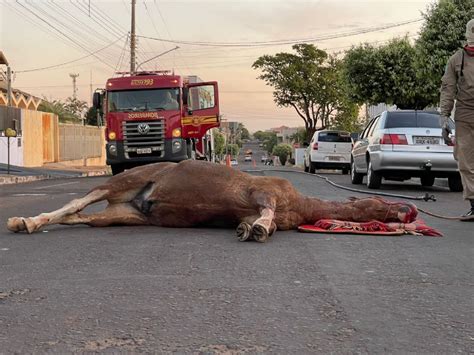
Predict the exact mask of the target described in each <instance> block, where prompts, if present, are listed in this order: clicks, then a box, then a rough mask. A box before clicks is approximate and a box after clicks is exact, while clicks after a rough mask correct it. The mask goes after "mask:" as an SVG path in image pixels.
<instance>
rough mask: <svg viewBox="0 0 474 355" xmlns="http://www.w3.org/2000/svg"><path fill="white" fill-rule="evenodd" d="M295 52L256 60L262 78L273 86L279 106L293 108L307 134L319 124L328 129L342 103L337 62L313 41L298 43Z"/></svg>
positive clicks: (255, 64) (310, 133) (275, 99)
mask: <svg viewBox="0 0 474 355" xmlns="http://www.w3.org/2000/svg"><path fill="white" fill-rule="evenodd" d="M293 49H294V50H295V52H296V54H293V53H284V52H283V53H277V54H275V55H263V56H261V57H260V58H258V59H257V61H255V63H253V65H252V67H253V68H254V69H260V70H261V72H262V74H261V75H259V76H258V78H259V79H262V80H264V81H265V82H266V83H267V85H270V86H272V87H273V88H274V91H273V98H274V101H275V103H276V104H277V105H278V106H279V107H293V108H294V109H295V111H296V113H297V114H298V116H300V117H301V118H302V119H303V121H304V124H305V128H306V130H307V131H308V135H312V134H313V132H314V131H315V130H316V129H317V127H318V126H321V128H325V127H326V125H327V123H328V119H329V118H330V117H331V116H332V115H333V114H334V112H335V111H336V110H337V108H338V106H339V102H340V99H341V98H340V97H339V96H338V92H339V90H338V89H337V88H336V86H337V82H336V81H335V80H334V78H335V77H336V76H337V70H338V61H337V60H336V59H335V58H333V57H330V56H329V55H328V54H327V53H326V52H325V51H323V50H320V49H317V48H316V47H315V46H314V45H312V44H296V45H294V46H293Z"/></svg>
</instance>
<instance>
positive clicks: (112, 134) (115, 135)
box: [109, 131, 117, 141]
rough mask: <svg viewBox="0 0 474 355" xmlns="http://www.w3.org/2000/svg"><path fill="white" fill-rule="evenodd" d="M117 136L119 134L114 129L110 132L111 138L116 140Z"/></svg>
mask: <svg viewBox="0 0 474 355" xmlns="http://www.w3.org/2000/svg"><path fill="white" fill-rule="evenodd" d="M115 138H117V134H116V133H115V132H114V131H110V132H109V140H111V141H114V140H115Z"/></svg>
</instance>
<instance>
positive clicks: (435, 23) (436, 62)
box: [415, 0, 474, 105]
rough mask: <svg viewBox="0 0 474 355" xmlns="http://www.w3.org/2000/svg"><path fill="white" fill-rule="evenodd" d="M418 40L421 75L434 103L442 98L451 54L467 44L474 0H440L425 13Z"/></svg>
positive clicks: (430, 101)
mask: <svg viewBox="0 0 474 355" xmlns="http://www.w3.org/2000/svg"><path fill="white" fill-rule="evenodd" d="M423 17H424V19H425V22H424V24H423V26H422V29H421V32H420V37H419V39H418V40H417V42H416V49H417V53H416V58H415V59H416V63H417V68H418V71H417V79H418V80H419V81H420V82H422V83H423V90H424V91H425V95H426V97H427V99H428V101H429V103H430V104H432V105H436V104H437V103H438V102H439V88H440V86H441V77H442V75H443V73H444V69H445V67H446V64H447V62H448V59H449V57H450V56H451V55H453V54H454V52H455V51H456V50H458V49H459V48H461V47H462V46H463V45H464V44H465V38H466V37H465V33H466V24H467V22H468V21H469V20H471V19H473V18H474V1H472V0H440V1H438V2H436V3H434V4H432V5H431V6H430V7H428V9H427V11H426V12H425V13H424V14H423Z"/></svg>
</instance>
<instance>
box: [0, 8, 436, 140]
mask: <svg viewBox="0 0 474 355" xmlns="http://www.w3.org/2000/svg"><path fill="white" fill-rule="evenodd" d="M432 2H433V0H410V1H400V0H365V1H362V0H321V1H320V0H286V1H280V0H171V1H161V0H136V23H137V30H136V31H137V35H139V36H143V37H138V47H137V55H138V58H137V62H138V64H140V63H143V62H145V61H148V60H149V59H151V58H153V57H155V56H157V55H159V54H161V53H163V52H166V51H168V50H171V49H173V48H175V47H176V46H179V49H176V50H173V51H171V52H169V53H167V54H164V55H162V56H159V57H158V58H156V59H154V60H151V61H149V62H147V63H144V64H143V65H142V67H141V69H148V70H171V71H174V72H175V73H176V74H178V75H184V76H185V75H198V76H199V77H200V78H202V79H204V80H206V81H218V83H219V92H220V95H219V98H220V109H221V113H222V114H223V117H224V118H225V119H227V120H229V121H239V122H242V123H243V124H244V125H245V126H246V127H247V128H248V129H249V130H250V131H256V130H265V129H269V128H271V127H278V126H281V125H286V126H291V127H296V126H301V125H302V124H303V121H302V120H301V118H299V117H298V116H297V114H296V112H294V110H293V109H290V108H280V107H278V106H276V104H275V103H274V101H273V96H272V88H271V87H269V86H267V85H266V84H265V83H264V82H263V81H261V80H259V79H257V76H258V75H259V72H258V71H256V70H254V69H252V67H251V66H252V63H253V62H254V61H255V60H256V59H257V58H258V57H259V56H261V55H264V54H275V53H278V52H291V51H292V49H291V44H284V45H281V44H278V45H274V44H273V45H271V46H262V45H260V44H259V43H256V42H267V43H268V42H272V41H282V40H288V42H291V41H293V40H302V39H305V40H306V39H309V40H311V41H310V42H308V43H313V44H314V45H316V46H317V47H318V48H321V49H325V50H327V51H328V52H329V53H339V55H342V54H341V53H343V51H344V50H347V49H349V48H350V47H351V46H353V45H358V44H360V43H364V42H368V43H374V44H383V43H385V42H386V41H387V40H390V39H392V38H395V37H402V36H405V35H408V36H410V38H413V39H414V38H416V36H417V34H418V33H419V30H420V28H421V26H422V21H419V22H414V23H410V24H405V25H402V26H398V27H393V28H389V29H385V30H379V31H373V29H374V28H380V27H381V26H386V25H390V24H398V23H401V22H406V21H412V20H418V19H421V18H422V15H421V14H422V12H424V11H426V9H427V7H428V6H429V4H431V3H432ZM130 9H131V0H115V1H107V0H90V1H89V0H18V1H15V0H0V27H1V32H0V50H1V51H3V53H4V55H5V56H6V57H7V59H8V61H9V63H10V66H11V68H12V70H13V71H14V72H15V74H14V82H13V87H14V88H17V89H21V90H23V91H26V92H28V93H30V94H33V95H35V96H38V97H47V98H49V99H59V100H65V99H66V98H67V97H69V96H72V93H73V86H72V78H71V77H70V74H79V76H78V77H77V89H78V91H77V95H78V98H79V99H81V100H84V101H87V102H88V103H90V101H91V87H92V89H96V88H103V87H104V86H105V81H106V80H107V78H110V77H113V76H114V75H116V74H115V73H116V72H117V71H128V70H129V69H130V49H129V42H128V36H127V33H128V32H129V31H130V18H131V15H130V14H131V12H130ZM360 30H368V31H369V32H367V33H364V34H357V35H349V34H350V33H351V32H352V33H353V32H360ZM325 36H326V37H328V36H329V37H331V38H332V39H326V40H321V37H325ZM334 37H336V38H334ZM152 38H153V39H152ZM174 41H179V42H185V43H173V42H174ZM197 42H204V43H206V44H213V45H212V46H209V45H198V43H197ZM231 43H234V44H235V43H238V44H241V45H242V46H239V47H237V46H233V47H229V46H228V44H231ZM215 44H221V45H220V46H215ZM222 44H224V46H222ZM64 63H67V64H64ZM62 64H64V65H62ZM48 67H52V68H48ZM3 69H4V68H2V70H3Z"/></svg>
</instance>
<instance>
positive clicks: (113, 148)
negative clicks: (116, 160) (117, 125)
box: [109, 144, 117, 155]
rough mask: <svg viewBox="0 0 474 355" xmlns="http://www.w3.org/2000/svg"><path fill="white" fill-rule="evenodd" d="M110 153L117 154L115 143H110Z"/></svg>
mask: <svg viewBox="0 0 474 355" xmlns="http://www.w3.org/2000/svg"><path fill="white" fill-rule="evenodd" d="M109 154H110V155H117V146H116V145H115V144H110V145H109Z"/></svg>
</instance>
